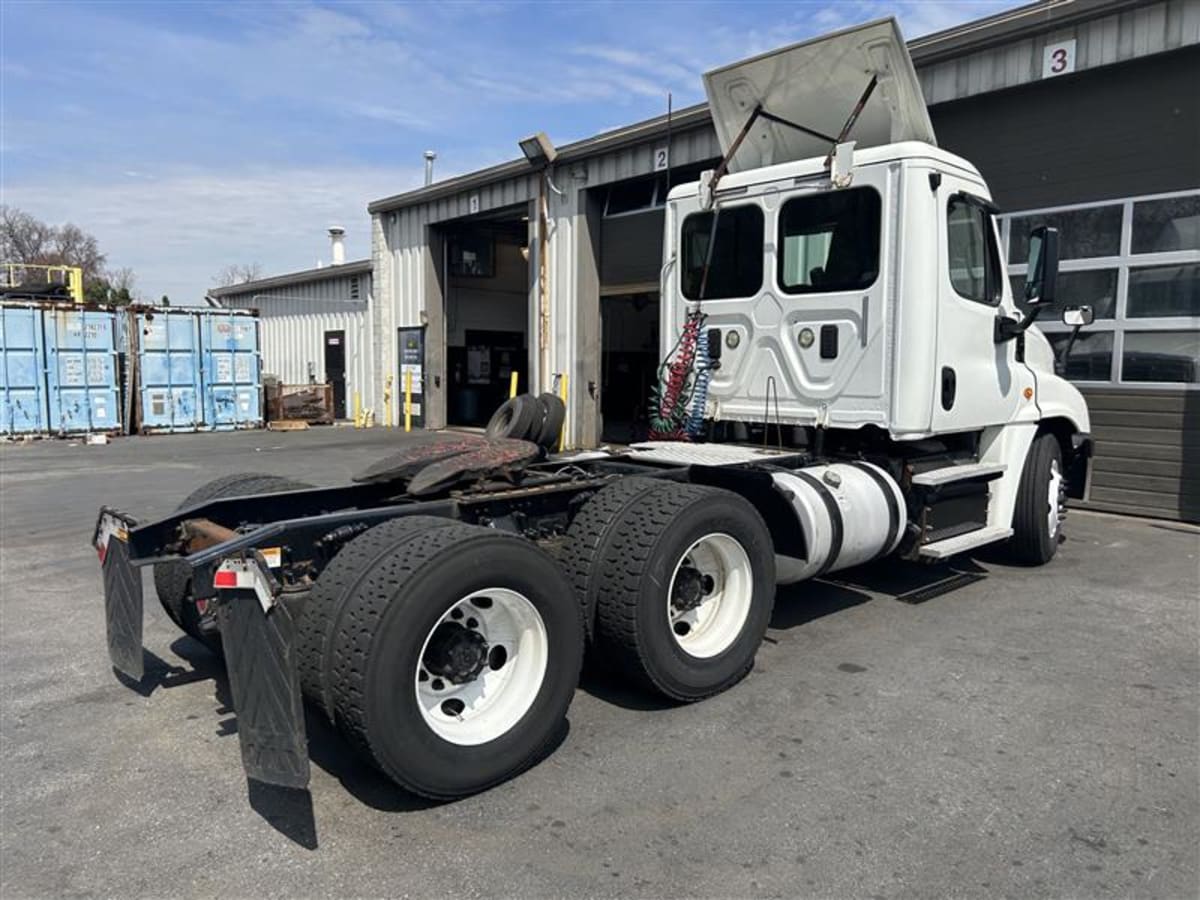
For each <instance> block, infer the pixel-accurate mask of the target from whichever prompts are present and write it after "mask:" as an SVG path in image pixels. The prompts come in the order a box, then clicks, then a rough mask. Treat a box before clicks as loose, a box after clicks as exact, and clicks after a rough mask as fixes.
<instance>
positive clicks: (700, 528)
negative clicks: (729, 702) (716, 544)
mask: <svg viewBox="0 0 1200 900" xmlns="http://www.w3.org/2000/svg"><path fill="white" fill-rule="evenodd" d="M634 491H636V489H633V488H631V489H630V492H631V493H633V492H634ZM597 499H600V498H597ZM593 502H594V501H593ZM714 537H719V539H722V540H724V539H729V540H726V541H724V542H725V544H727V545H730V546H736V547H738V548H740V551H741V553H742V554H743V556H741V557H739V558H741V559H743V560H744V566H743V567H742V568H740V569H738V571H739V572H740V573H741V574H740V575H732V576H730V577H729V579H728V580H727V581H726V582H725V587H724V588H722V589H721V590H719V591H718V593H717V594H716V595H715V596H714V597H712V598H710V601H708V602H712V603H716V606H715V607H708V608H709V609H710V611H711V610H713V609H716V610H717V611H718V612H722V613H723V611H724V610H733V609H738V608H741V609H743V610H744V613H743V614H742V615H744V618H739V617H738V615H730V616H729V617H728V618H729V620H730V621H731V624H730V625H729V626H728V627H727V628H724V629H723V631H722V632H721V633H724V634H728V635H729V638H728V643H722V640H723V639H721V640H718V639H717V638H715V637H714V638H713V641H714V644H715V646H716V648H717V649H715V650H714V649H713V645H712V644H710V645H709V647H708V648H707V649H706V650H705V651H704V655H697V654H696V652H695V651H696V649H697V648H695V647H693V648H692V649H685V646H684V644H685V641H687V640H688V639H687V637H686V635H684V636H679V637H677V633H675V632H674V631H673V628H674V626H673V625H672V619H671V616H672V614H675V608H674V607H672V606H670V605H669V604H670V600H671V596H672V593H673V585H674V582H675V579H676V577H677V573H679V572H680V571H681V568H682V567H683V566H684V565H685V557H687V554H689V552H693V547H694V545H695V544H697V543H698V542H700V541H701V539H705V540H711V539H713V538H714ZM688 558H690V557H688ZM588 568H589V572H588V577H587V591H588V595H590V594H591V593H592V592H594V593H595V596H596V624H595V644H596V649H597V651H598V653H599V654H600V655H601V656H602V657H605V658H608V659H610V660H611V661H613V662H614V663H615V664H616V666H617V668H619V669H620V670H621V671H622V672H624V673H625V674H626V675H627V676H628V677H630V678H631V679H632V680H633V681H635V682H637V683H640V684H642V685H644V686H647V687H650V688H653V689H654V690H656V691H658V692H659V693H661V694H664V695H665V696H667V697H670V698H671V699H673V700H679V701H686V702H690V701H694V700H700V699H703V698H704V697H708V696H711V695H713V694H717V693H720V692H721V691H723V690H725V689H727V688H729V687H731V686H732V685H734V684H736V683H737V682H738V681H740V680H741V679H742V678H743V677H744V676H745V675H746V674H747V673H748V672H749V671H750V670H751V668H753V666H754V658H755V655H756V654H757V652H758V648H759V645H760V644H761V643H762V639H763V636H764V635H765V634H766V630H767V625H768V624H769V622H770V619H771V610H772V607H773V606H774V602H775V551H774V547H773V544H772V542H771V534H770V531H769V530H768V529H767V526H766V523H765V522H763V519H762V517H761V516H760V515H759V514H758V512H757V510H755V509H754V507H753V506H752V505H751V504H750V503H749V502H747V501H746V500H745V499H744V498H743V497H741V496H739V495H738V494H735V493H733V492H731V491H726V490H722V489H719V488H712V487H705V486H700V485H690V484H678V483H673V482H664V483H660V484H659V485H658V486H657V487H655V488H654V489H653V490H648V491H646V492H643V493H638V494H636V496H633V497H628V496H627V497H626V502H625V503H623V504H621V508H620V510H619V511H618V512H616V514H615V515H614V516H613V517H612V518H611V519H610V520H609V524H608V526H607V528H606V529H605V531H604V533H603V535H602V536H601V538H600V542H599V546H598V547H597V552H596V553H595V556H594V558H593V559H592V560H591V562H590V565H589V566H588ZM739 586H740V588H741V589H740V590H738V589H737V588H738V587H739ZM738 598H740V600H739V599H738ZM726 603H728V604H729V605H728V606H724V604H726ZM720 618H724V615H722V616H721V617H719V618H718V619H716V620H713V621H714V622H719V621H720ZM680 627H682V626H680ZM708 633H709V634H712V633H713V632H712V631H710V632H708ZM705 636H706V632H705V629H704V628H702V627H697V630H696V631H695V632H694V633H693V635H692V640H695V639H697V638H704V637H705Z"/></svg>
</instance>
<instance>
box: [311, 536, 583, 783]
mask: <svg viewBox="0 0 1200 900" xmlns="http://www.w3.org/2000/svg"><path fill="white" fill-rule="evenodd" d="M359 542H362V543H361V545H360V543H359ZM387 545H390V546H391V549H390V551H388V552H382V553H381V552H379V551H380V549H381V548H382V547H384V546H387ZM368 558H369V559H368ZM338 563H341V566H339V568H341V567H345V568H347V569H349V568H350V567H351V566H352V565H355V564H359V565H363V566H364V568H365V571H363V572H362V576H361V578H360V579H359V581H358V583H357V584H356V586H355V587H354V588H353V590H351V591H349V595H348V597H347V598H346V601H345V603H344V605H343V606H342V608H341V610H340V611H339V613H338V616H337V621H336V623H335V626H334V633H333V642H332V647H331V651H332V652H331V663H332V665H331V667H330V669H329V671H328V676H329V677H328V688H329V695H330V697H331V698H332V701H333V707H334V713H335V721H336V722H337V725H338V727H339V729H340V730H341V732H342V733H343V734H344V735H345V737H346V738H347V739H348V740H349V741H350V743H352V744H353V745H354V746H356V747H357V748H358V749H359V750H360V751H362V752H363V753H364V755H365V756H366V757H367V758H368V759H369V760H370V761H371V762H372V763H374V764H375V766H377V767H378V768H379V769H380V770H381V771H383V772H384V773H385V774H387V775H388V776H389V777H391V778H392V779H393V780H394V781H396V783H398V784H400V785H401V786H402V787H404V788H406V789H407V790H409V791H412V792H413V793H416V794H420V795H423V796H426V797H432V798H436V799H448V798H452V797H460V796H464V795H466V794H471V793H475V792H477V791H481V790H485V789H487V788H489V787H492V786H493V785H495V784H498V783H500V782H502V781H504V780H506V779H508V778H511V777H513V776H514V775H516V774H517V773H519V772H521V771H522V770H523V769H525V768H527V767H528V766H529V765H531V764H533V763H534V762H535V761H536V760H537V759H538V758H539V757H540V756H541V755H542V754H543V753H544V752H545V751H546V749H547V748H548V746H549V745H550V743H551V742H552V741H553V739H554V738H555V736H556V735H557V734H558V733H559V732H560V728H561V723H562V721H563V719H564V717H565V715H566V711H567V708H568V706H569V705H570V703H571V699H572V697H573V695H574V691H575V686H576V684H577V682H578V679H579V670H580V665H581V663H582V659H583V627H582V622H581V619H580V615H579V608H578V606H577V605H576V604H575V603H574V602H573V600H572V598H571V591H570V585H569V584H568V583H567V581H566V578H565V576H564V575H563V574H562V571H561V570H560V569H559V567H558V566H557V565H556V564H555V563H554V561H553V560H552V559H551V558H550V557H549V556H547V555H546V553H544V552H543V551H542V550H540V549H539V548H538V547H537V546H536V545H534V544H532V543H531V542H529V541H526V540H523V539H521V538H518V537H515V536H513V535H508V534H504V533H502V532H498V531H495V530H493V529H488V528H480V527H477V526H471V525H462V524H445V525H442V526H441V527H436V528H435V527H429V528H425V529H418V530H414V529H413V528H412V527H411V525H410V524H400V523H397V522H388V523H385V524H383V525H380V526H377V527H376V528H374V529H371V531H368V532H366V533H365V534H363V535H360V536H359V537H358V538H356V539H355V540H354V541H352V542H351V543H350V544H348V545H347V546H346V547H345V548H343V550H342V551H341V553H339V554H338V556H337V557H335V559H334V563H333V564H331V568H332V566H333V565H335V564H338ZM326 572H328V570H326ZM321 577H322V578H324V577H325V575H324V574H323V575H322V576H321ZM500 587H506V588H509V589H511V590H513V591H516V592H518V593H520V594H522V595H523V596H524V597H526V598H527V599H528V600H529V602H530V603H531V604H532V606H533V607H534V608H535V609H536V611H537V612H538V614H539V616H540V618H541V621H542V623H543V624H544V627H545V630H546V636H547V639H548V640H547V643H546V649H547V653H548V660H547V666H546V669H545V673H544V676H543V677H542V680H541V682H540V685H539V687H538V689H537V693H536V695H535V696H534V698H533V699H532V701H531V705H530V706H529V708H528V709H527V710H526V711H525V712H524V714H523V715H521V717H520V718H519V719H518V720H517V721H516V723H515V724H513V725H511V726H510V727H509V728H508V729H507V730H506V731H504V732H503V733H502V734H500V735H499V736H497V737H494V738H492V739H490V740H487V741H486V742H484V743H480V744H475V745H464V744H459V743H454V742H452V741H450V740H447V739H445V738H443V737H442V736H440V735H438V734H437V733H436V732H435V731H434V730H433V728H431V727H430V725H429V724H428V723H427V722H426V721H425V719H424V718H423V715H422V713H421V710H420V707H419V706H418V702H417V692H416V689H415V684H416V682H415V680H414V679H415V678H416V674H417V671H418V665H419V664H422V663H423V660H422V657H421V652H422V648H423V645H424V642H425V639H426V637H427V636H428V635H429V634H430V633H431V631H432V630H433V628H434V626H435V625H437V623H438V622H439V620H440V619H441V617H442V616H443V615H444V614H445V613H446V612H447V611H448V610H449V609H450V607H451V606H453V605H454V604H455V602H456V601H457V600H459V599H460V598H463V597H466V596H468V595H469V594H471V593H472V592H474V591H478V590H485V589H488V588H500Z"/></svg>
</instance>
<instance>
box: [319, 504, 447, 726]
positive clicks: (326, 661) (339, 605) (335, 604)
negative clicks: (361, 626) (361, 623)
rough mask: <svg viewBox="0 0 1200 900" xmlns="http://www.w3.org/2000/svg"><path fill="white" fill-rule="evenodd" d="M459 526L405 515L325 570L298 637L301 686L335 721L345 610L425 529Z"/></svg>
mask: <svg viewBox="0 0 1200 900" xmlns="http://www.w3.org/2000/svg"><path fill="white" fill-rule="evenodd" d="M456 524H458V523H457V522H455V521H454V520H453V519H443V518H438V517H436V516H404V517H403V518H399V519H392V520H391V521H390V522H387V523H385V525H379V526H376V527H375V528H371V529H369V530H368V531H365V532H363V533H362V534H360V535H358V536H357V537H355V538H354V540H352V541H349V542H348V543H347V544H346V545H345V546H344V547H342V548H341V550H339V551H338V553H337V555H336V556H335V557H334V558H333V559H332V560H331V561H330V562H329V564H328V565H327V566H326V567H325V568H324V570H322V572H321V575H320V577H319V578H318V579H317V583H316V585H315V586H314V587H313V589H312V593H311V594H310V595H309V599H308V601H307V603H306V604H305V606H304V614H303V616H301V618H300V622H299V626H298V628H297V639H296V667H297V669H298V671H299V673H300V689H301V690H302V691H303V692H304V695H305V696H306V697H307V698H308V699H309V701H311V702H312V703H313V704H314V705H315V706H317V708H318V709H320V710H321V711H322V712H323V713H325V715H326V716H328V717H329V719H330V721H332V720H333V718H334V714H333V701H332V699H331V698H330V695H329V690H328V687H327V683H328V672H329V670H330V668H331V667H332V665H333V663H332V654H333V635H334V628H335V626H336V624H337V622H338V621H339V620H340V619H341V615H342V611H343V610H344V609H345V607H346V604H347V603H348V602H349V601H350V599H351V598H352V597H354V596H355V594H356V592H357V591H358V590H359V587H360V586H361V585H362V583H363V581H364V580H365V579H366V577H367V576H368V575H369V574H370V573H371V571H372V570H373V569H374V567H375V566H376V565H377V564H378V563H379V562H380V561H381V560H382V559H383V558H385V557H387V556H389V555H392V554H395V553H398V552H402V550H403V547H404V544H405V543H406V542H407V541H408V540H409V539H411V538H412V537H413V536H414V535H417V534H419V533H421V532H423V531H428V530H430V529H433V528H443V527H445V526H448V525H456Z"/></svg>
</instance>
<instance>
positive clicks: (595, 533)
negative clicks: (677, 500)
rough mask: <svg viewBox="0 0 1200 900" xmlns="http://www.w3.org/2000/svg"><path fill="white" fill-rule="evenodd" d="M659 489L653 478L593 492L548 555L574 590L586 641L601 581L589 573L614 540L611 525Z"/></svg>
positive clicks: (592, 628) (593, 621) (630, 480)
mask: <svg viewBox="0 0 1200 900" xmlns="http://www.w3.org/2000/svg"><path fill="white" fill-rule="evenodd" d="M662 485H663V482H662V481H661V480H660V479H657V478H637V477H634V478H622V479H621V480H620V481H618V482H616V483H615V484H611V485H609V486H608V487H606V488H603V489H601V490H599V491H597V492H596V493H595V494H594V495H593V496H592V497H591V498H590V499H589V500H588V501H587V502H586V503H585V504H584V505H583V508H582V509H581V510H579V512H578V513H577V514H576V516H575V518H574V519H573V520H572V521H571V527H570V528H568V529H567V536H566V539H565V540H564V541H563V542H562V543H561V544H560V545H558V546H557V547H556V548H555V549H554V551H552V552H553V555H554V557H555V559H557V560H558V561H559V563H560V564H561V565H562V567H563V569H564V570H565V571H566V573H567V577H568V578H570V579H571V585H572V586H573V587H574V588H575V596H576V597H577V598H578V600H579V608H580V609H581V610H582V611H583V622H584V626H585V627H586V629H587V636H588V638H589V639H590V638H591V637H592V635H593V634H594V632H595V627H596V604H597V602H598V598H599V593H600V581H601V579H600V578H598V577H593V576H592V572H593V571H595V570H596V569H597V565H598V564H597V560H598V559H600V558H601V557H602V556H603V555H604V554H605V552H606V551H607V549H608V547H609V545H610V544H611V543H612V541H613V539H614V538H615V532H614V530H613V528H612V524H613V522H615V521H617V520H618V519H621V518H623V517H624V516H625V515H626V514H627V513H628V512H629V511H630V510H633V509H636V507H637V504H638V502H639V501H640V500H641V499H642V497H643V496H645V495H646V494H648V493H649V492H650V491H653V490H657V489H658V488H660V487H662Z"/></svg>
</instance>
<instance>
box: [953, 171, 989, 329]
mask: <svg viewBox="0 0 1200 900" xmlns="http://www.w3.org/2000/svg"><path fill="white" fill-rule="evenodd" d="M946 255H947V258H948V261H949V266H950V284H951V285H953V287H954V290H955V292H956V293H957V294H958V295H959V296H960V297H963V298H965V299H967V300H974V301H975V302H976V303H986V304H988V305H989V306H996V305H997V304H999V302H1000V297H1001V287H1000V255H999V251H998V250H997V248H996V238H995V231H994V230H993V229H992V214H991V212H990V211H989V210H988V209H987V208H986V207H984V206H983V204H982V203H980V202H979V201H978V200H975V199H972V198H971V197H968V196H966V195H965V194H959V195H956V196H954V197H951V198H950V203H949V204H948V205H947V207H946Z"/></svg>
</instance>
